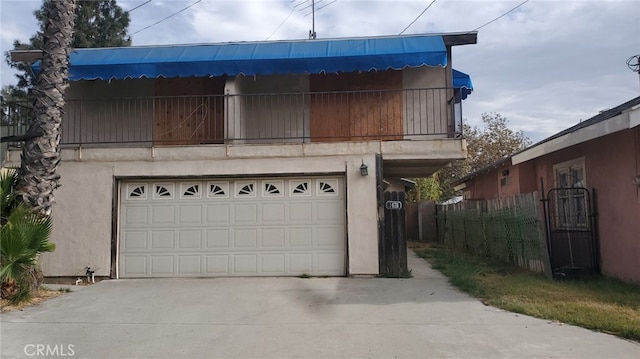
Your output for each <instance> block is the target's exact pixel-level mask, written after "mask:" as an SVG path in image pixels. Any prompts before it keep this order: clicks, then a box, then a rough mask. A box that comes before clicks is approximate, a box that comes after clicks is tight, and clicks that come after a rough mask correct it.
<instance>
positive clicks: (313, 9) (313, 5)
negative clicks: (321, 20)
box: [309, 0, 316, 40]
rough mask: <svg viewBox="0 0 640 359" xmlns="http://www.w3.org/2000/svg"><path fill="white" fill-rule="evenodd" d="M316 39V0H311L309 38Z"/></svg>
mask: <svg viewBox="0 0 640 359" xmlns="http://www.w3.org/2000/svg"><path fill="white" fill-rule="evenodd" d="M315 39H316V0H311V30H309V40H315Z"/></svg>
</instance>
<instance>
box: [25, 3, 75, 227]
mask: <svg viewBox="0 0 640 359" xmlns="http://www.w3.org/2000/svg"><path fill="white" fill-rule="evenodd" d="M75 6H76V2H75V0H45V9H46V10H45V11H46V13H47V15H46V16H47V20H46V21H47V23H46V27H45V31H44V42H43V49H42V50H43V57H42V63H41V65H40V77H39V78H38V83H37V85H36V87H35V88H34V94H35V104H34V113H35V120H34V123H33V124H32V125H31V127H30V129H29V131H28V132H29V133H34V134H37V136H34V138H31V139H28V140H27V141H26V142H25V145H24V148H23V149H22V164H21V167H20V179H21V183H20V186H19V188H20V191H21V194H22V198H23V200H24V201H25V202H27V203H28V204H30V205H31V206H32V207H33V209H34V211H37V212H40V213H42V214H44V215H47V216H48V215H50V214H51V205H52V203H53V190H55V189H56V188H58V187H60V182H59V180H60V175H59V174H57V173H56V170H57V168H58V165H59V164H60V159H61V157H60V149H59V143H60V125H61V122H62V113H63V107H64V104H65V97H64V93H65V90H66V88H67V87H68V71H67V67H68V65H69V53H70V51H71V44H72V41H73V28H74V22H75Z"/></svg>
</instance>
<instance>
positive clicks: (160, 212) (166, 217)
mask: <svg viewBox="0 0 640 359" xmlns="http://www.w3.org/2000/svg"><path fill="white" fill-rule="evenodd" d="M174 222H175V207H174V206H173V205H169V204H166V205H165V204H163V205H154V206H153V207H151V223H153V224H174Z"/></svg>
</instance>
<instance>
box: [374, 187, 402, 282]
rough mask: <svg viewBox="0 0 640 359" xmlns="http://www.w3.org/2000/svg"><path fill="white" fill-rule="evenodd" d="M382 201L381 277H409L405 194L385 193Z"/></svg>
mask: <svg viewBox="0 0 640 359" xmlns="http://www.w3.org/2000/svg"><path fill="white" fill-rule="evenodd" d="M383 198H384V200H383V201H382V206H383V209H382V213H383V223H384V225H383V228H384V231H383V233H382V237H381V238H380V243H379V250H380V253H379V256H380V275H381V276H383V277H407V276H409V270H408V269H407V236H406V224H405V215H406V212H405V201H406V193H404V192H385V193H384V195H383Z"/></svg>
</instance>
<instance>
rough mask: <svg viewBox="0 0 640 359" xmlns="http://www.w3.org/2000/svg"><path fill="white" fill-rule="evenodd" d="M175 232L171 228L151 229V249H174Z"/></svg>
mask: <svg viewBox="0 0 640 359" xmlns="http://www.w3.org/2000/svg"><path fill="white" fill-rule="evenodd" d="M174 240H175V232H174V231H173V230H160V231H151V248H150V249H151V250H152V251H153V250H166V249H174V244H175V243H174Z"/></svg>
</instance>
